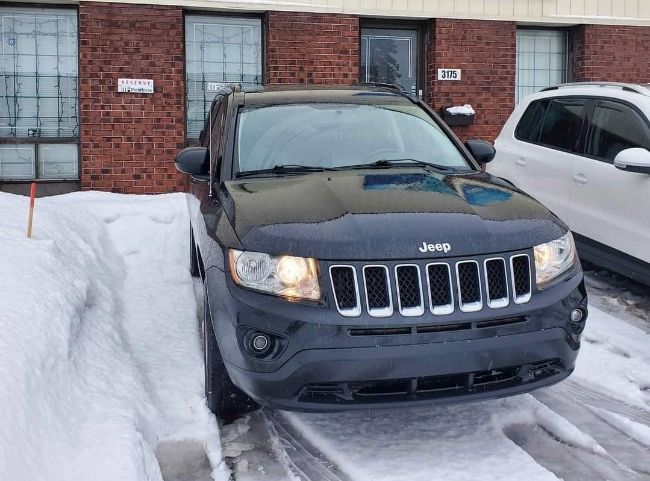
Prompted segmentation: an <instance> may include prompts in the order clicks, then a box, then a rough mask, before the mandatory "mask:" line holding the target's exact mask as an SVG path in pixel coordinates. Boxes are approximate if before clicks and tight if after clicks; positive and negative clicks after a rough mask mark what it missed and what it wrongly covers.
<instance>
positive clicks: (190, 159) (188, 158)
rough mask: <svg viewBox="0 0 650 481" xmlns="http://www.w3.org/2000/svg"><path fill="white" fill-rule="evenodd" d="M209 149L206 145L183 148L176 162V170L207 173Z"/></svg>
mask: <svg viewBox="0 0 650 481" xmlns="http://www.w3.org/2000/svg"><path fill="white" fill-rule="evenodd" d="M207 160H208V149H206V148H205V147H187V148H186V149H183V150H181V151H180V152H179V153H178V155H176V159H174V164H175V165H176V170H178V171H179V172H182V173H184V174H189V175H207V174H208V172H209V167H208V162H207Z"/></svg>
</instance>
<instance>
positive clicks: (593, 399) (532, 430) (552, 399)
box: [504, 381, 650, 481]
mask: <svg viewBox="0 0 650 481" xmlns="http://www.w3.org/2000/svg"><path fill="white" fill-rule="evenodd" d="M533 396H534V397H535V398H536V399H537V400H538V401H540V402H541V403H542V404H544V405H546V406H547V407H548V408H550V409H551V410H553V411H554V412H556V413H557V414H559V415H560V416H562V417H563V418H564V419H566V420H567V421H569V422H570V423H571V424H573V425H574V426H575V427H576V428H578V429H580V430H581V431H582V432H584V433H586V434H588V435H589V436H591V437H592V438H594V439H595V440H596V441H597V442H598V443H599V444H600V445H601V446H602V447H603V448H604V449H605V451H606V452H607V455H606V456H603V455H602V454H598V453H594V452H589V451H587V450H585V449H583V448H581V447H579V446H576V445H574V444H573V443H571V441H569V440H566V439H563V438H562V437H560V436H558V435H556V434H554V433H552V432H550V431H548V430H547V429H546V428H544V427H543V426H541V425H539V424H535V425H529V424H515V425H511V426H509V427H507V428H506V429H505V430H504V433H505V434H506V436H508V438H510V439H511V440H512V441H513V442H514V443H515V444H517V445H518V446H520V447H521V448H522V449H524V450H525V451H526V452H527V453H528V454H529V455H530V456H531V457H533V458H534V459H535V461H536V462H538V463H539V464H541V465H542V466H544V467H545V468H546V469H548V470H549V471H551V472H553V473H554V474H555V475H556V476H558V477H560V478H562V479H564V480H565V481H627V480H636V481H639V480H650V447H648V446H645V445H643V444H641V443H640V442H638V441H636V440H634V439H632V438H631V437H630V436H629V434H628V433H626V432H624V431H621V430H619V429H618V428H617V427H615V426H613V425H612V424H610V423H608V422H607V421H606V420H605V419H603V417H602V416H599V415H598V412H597V411H596V410H595V409H593V408H597V409H600V410H606V411H609V412H612V413H615V414H618V415H619V416H623V417H624V418H626V419H629V420H631V421H633V422H635V423H638V424H641V425H643V426H650V412H648V411H645V410H643V409H640V408H637V407H634V406H629V405H627V404H625V403H623V402H621V401H618V400H616V399H614V398H611V397H610V396H607V395H606V394H602V393H599V392H597V391H594V390H592V389H590V388H589V387H586V386H583V385H582V384H579V383H578V382H575V381H565V382H564V383H562V384H558V385H556V386H553V387H551V388H547V389H544V390H540V391H537V392H535V393H534V394H533Z"/></svg>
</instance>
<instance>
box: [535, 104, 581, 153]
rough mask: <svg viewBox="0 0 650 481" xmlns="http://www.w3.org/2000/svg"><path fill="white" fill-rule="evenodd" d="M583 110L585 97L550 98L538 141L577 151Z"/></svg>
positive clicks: (555, 147) (548, 145) (557, 147)
mask: <svg viewBox="0 0 650 481" xmlns="http://www.w3.org/2000/svg"><path fill="white" fill-rule="evenodd" d="M585 112H586V100H585V99H574V98H559V99H552V100H551V101H550V103H549V106H548V110H547V112H546V116H545V118H544V125H543V127H542V131H541V134H540V138H539V143H540V144H542V145H544V146H547V147H551V148H554V149H558V150H564V151H566V152H571V153H578V146H579V143H580V134H581V132H582V126H583V124H584V121H585Z"/></svg>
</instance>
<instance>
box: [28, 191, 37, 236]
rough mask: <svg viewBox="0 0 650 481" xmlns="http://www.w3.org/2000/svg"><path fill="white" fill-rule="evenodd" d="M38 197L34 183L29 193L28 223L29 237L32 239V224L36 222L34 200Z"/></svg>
mask: <svg viewBox="0 0 650 481" xmlns="http://www.w3.org/2000/svg"><path fill="white" fill-rule="evenodd" d="M35 197H36V182H32V188H31V189H30V191H29V220H28V221H27V237H29V238H30V239H31V238H32V222H33V221H34V198H35Z"/></svg>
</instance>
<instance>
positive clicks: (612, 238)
mask: <svg viewBox="0 0 650 481" xmlns="http://www.w3.org/2000/svg"><path fill="white" fill-rule="evenodd" d="M590 110H591V112H590V115H589V118H590V122H589V127H588V130H587V134H586V141H585V155H584V156H581V157H578V158H577V159H576V160H575V161H574V163H573V173H572V188H571V213H570V220H569V225H570V226H571V228H572V230H574V231H575V232H576V233H578V234H580V235H582V236H585V237H588V238H590V239H593V240H595V241H597V242H600V243H601V244H605V245H606V246H609V247H612V248H614V249H617V250H619V251H622V252H624V253H626V254H629V255H631V256H634V257H637V258H639V259H642V260H643V261H645V262H650V249H648V245H649V244H650V222H648V218H649V217H648V215H649V214H648V209H649V208H650V175H647V174H638V173H634V172H625V171H622V170H619V169H617V168H616V167H614V158H615V157H616V155H617V154H618V153H620V152H621V151H623V150H625V149H629V148H635V147H641V148H644V149H648V150H650V125H649V124H648V119H647V118H645V116H643V114H641V112H640V111H639V110H637V109H636V108H635V107H633V106H632V105H629V104H627V103H625V102H622V101H617V100H609V99H598V100H594V101H593V104H592V106H591V108H590Z"/></svg>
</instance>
